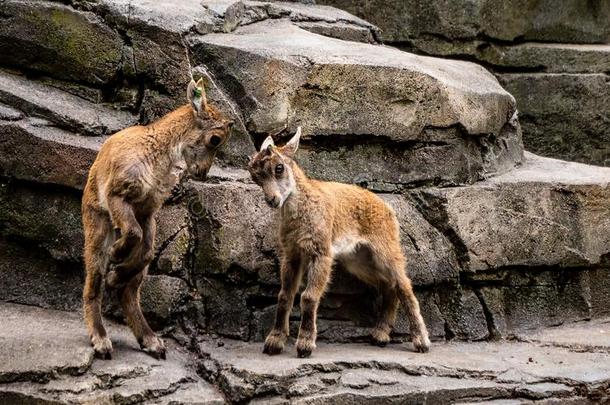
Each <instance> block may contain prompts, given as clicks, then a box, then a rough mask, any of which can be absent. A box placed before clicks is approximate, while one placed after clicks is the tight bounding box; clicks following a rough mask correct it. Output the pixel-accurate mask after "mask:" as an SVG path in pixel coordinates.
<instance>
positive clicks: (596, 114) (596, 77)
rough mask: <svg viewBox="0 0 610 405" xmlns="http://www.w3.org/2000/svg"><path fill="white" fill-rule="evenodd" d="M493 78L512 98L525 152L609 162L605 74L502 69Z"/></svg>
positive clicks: (609, 97)
mask: <svg viewBox="0 0 610 405" xmlns="http://www.w3.org/2000/svg"><path fill="white" fill-rule="evenodd" d="M607 72H610V70H607ZM498 78H499V80H500V83H502V85H503V86H504V87H505V88H506V89H507V90H508V91H509V92H511V93H512V94H513V95H514V96H515V97H516V98H517V100H518V101H517V107H518V109H519V121H520V122H521V124H522V126H523V141H524V143H525V144H526V145H527V147H528V150H530V151H532V152H535V153H539V154H542V155H546V156H553V157H556V158H560V159H565V160H575V161H579V162H584V163H590V164H597V165H602V166H610V148H609V147H608V145H610V91H609V90H608V89H610V76H609V75H608V74H604V73H595V74H594V73H592V74H563V73H557V74H551V73H549V74H547V73H512V74H508V73H507V74H498Z"/></svg>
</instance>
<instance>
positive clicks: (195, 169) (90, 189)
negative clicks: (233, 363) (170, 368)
mask: <svg viewBox="0 0 610 405" xmlns="http://www.w3.org/2000/svg"><path fill="white" fill-rule="evenodd" d="M187 95H188V98H189V101H190V104H189V105H185V106H183V107H180V108H178V109H177V110H175V111H172V112H170V113H169V114H167V115H166V116H164V117H162V118H161V119H159V120H158V121H156V122H154V123H152V124H150V125H147V126H134V127H130V128H127V129H124V130H122V131H120V132H117V133H116V134H114V135H113V136H111V137H110V138H109V139H108V140H107V141H106V142H105V143H104V145H103V146H102V148H101V149H100V152H99V154H98V156H97V158H96V160H95V162H94V163H93V166H91V169H90V171H89V177H88V180H87V184H86V186H85V190H84V194H83V201H82V214H83V226H84V231H85V252H84V253H85V268H86V273H87V274H86V280H85V287H84V291H83V305H84V317H85V321H86V324H87V329H88V331H89V336H90V338H91V343H92V345H93V347H94V349H95V351H96V353H97V354H98V355H100V356H102V357H104V358H110V354H111V352H112V343H111V341H110V339H109V338H108V336H107V334H106V330H105V328H104V325H103V322H102V312H101V305H102V291H103V288H102V287H103V285H104V281H105V282H106V285H107V286H109V287H112V288H116V289H118V294H119V297H120V300H121V305H122V308H123V312H124V314H125V317H126V318H127V323H128V324H129V326H130V327H131V330H132V331H133V333H134V335H135V337H136V338H137V339H138V342H139V343H140V346H141V347H142V348H143V349H144V350H145V351H146V352H148V353H150V354H152V355H154V356H155V357H157V358H159V357H161V358H165V345H164V343H163V340H161V339H160V338H158V337H157V336H156V335H155V334H154V332H153V331H152V330H151V328H150V327H149V326H148V323H147V322H146V319H144V316H143V315H142V310H141V309H140V285H141V283H142V280H143V279H144V276H145V275H146V272H147V269H148V264H149V263H150V262H151V260H152V259H153V254H154V240H155V219H154V216H155V214H156V212H157V211H158V210H159V208H160V207H161V205H162V203H163V201H164V200H165V199H166V198H167V197H168V195H169V194H170V192H171V190H172V188H173V187H174V186H175V185H176V184H177V182H178V180H179V178H180V177H181V175H182V173H183V172H184V171H185V170H186V172H187V173H188V174H189V175H191V176H192V177H195V178H200V179H203V178H205V176H206V174H207V172H208V170H209V168H210V166H211V165H212V162H213V160H214V155H215V153H216V150H217V149H218V147H220V146H221V145H222V144H224V143H225V141H226V140H227V138H228V137H229V129H230V125H231V123H230V122H229V121H227V120H226V119H224V118H223V117H222V116H221V114H220V113H219V112H218V111H216V110H215V109H214V108H212V107H211V106H209V105H208V104H207V102H206V97H205V91H204V89H203V85H202V82H201V81H200V82H199V83H194V82H191V83H190V84H189V88H188V90H187Z"/></svg>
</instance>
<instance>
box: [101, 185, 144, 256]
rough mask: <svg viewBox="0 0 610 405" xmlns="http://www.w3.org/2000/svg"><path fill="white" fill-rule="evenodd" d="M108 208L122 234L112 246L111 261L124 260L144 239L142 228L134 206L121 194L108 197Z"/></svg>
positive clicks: (113, 221) (114, 223) (116, 227)
mask: <svg viewBox="0 0 610 405" xmlns="http://www.w3.org/2000/svg"><path fill="white" fill-rule="evenodd" d="M108 209H109V211H110V217H111V219H112V223H113V225H114V227H115V229H118V231H119V232H120V236H119V237H118V239H117V240H116V242H114V244H113V245H112V247H111V248H110V262H111V263H113V264H116V263H120V262H122V261H124V260H125V259H126V258H127V256H128V255H129V254H130V253H131V252H132V250H133V249H134V248H135V247H136V246H137V245H138V244H139V243H140V242H141V241H142V228H141V227H140V224H139V223H138V221H137V219H136V216H135V214H134V212H133V207H132V206H131V204H130V203H128V202H127V201H125V199H124V198H123V197H121V196H110V197H108Z"/></svg>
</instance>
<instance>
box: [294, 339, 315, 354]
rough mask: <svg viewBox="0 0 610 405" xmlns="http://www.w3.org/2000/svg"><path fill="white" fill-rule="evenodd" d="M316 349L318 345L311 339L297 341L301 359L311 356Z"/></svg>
mask: <svg viewBox="0 0 610 405" xmlns="http://www.w3.org/2000/svg"><path fill="white" fill-rule="evenodd" d="M315 348H316V344H315V343H314V342H313V340H311V339H299V340H298V341H297V356H298V357H299V358H300V359H304V358H307V357H309V356H311V353H312V352H313V349H315Z"/></svg>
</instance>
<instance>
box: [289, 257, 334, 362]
mask: <svg viewBox="0 0 610 405" xmlns="http://www.w3.org/2000/svg"><path fill="white" fill-rule="evenodd" d="M332 263H333V259H332V257H330V256H312V257H310V258H309V262H308V263H307V287H306V288H305V290H304V291H303V294H301V326H300V328H299V337H298V339H297V355H298V356H299V357H309V356H310V355H311V352H312V351H313V349H315V348H316V330H317V329H316V316H317V312H318V305H319V304H320V299H321V298H322V295H324V292H325V291H326V287H327V286H328V282H329V281H330V274H331V270H332Z"/></svg>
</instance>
